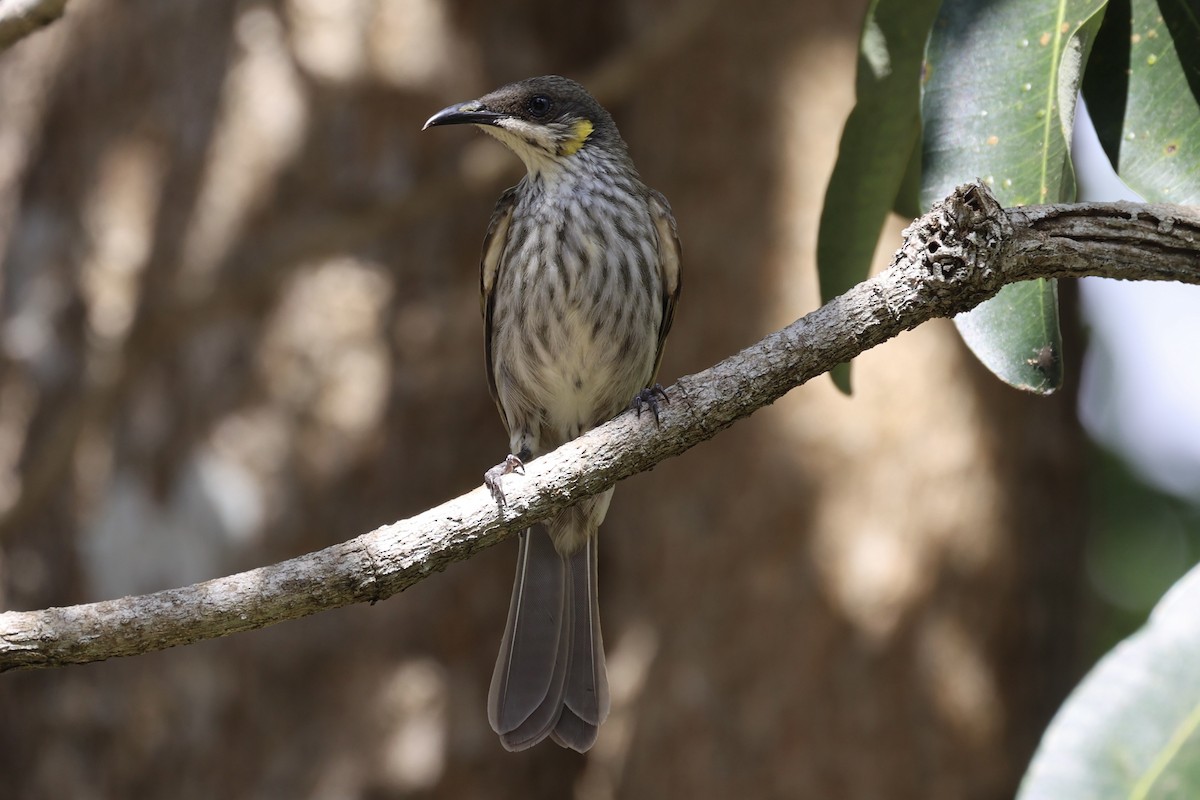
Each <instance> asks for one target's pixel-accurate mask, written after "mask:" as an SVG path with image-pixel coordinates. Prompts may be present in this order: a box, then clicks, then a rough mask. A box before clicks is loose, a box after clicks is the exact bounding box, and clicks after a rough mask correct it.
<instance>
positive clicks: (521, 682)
mask: <svg viewBox="0 0 1200 800" xmlns="http://www.w3.org/2000/svg"><path fill="white" fill-rule="evenodd" d="M464 123H466V124H471V125H475V126H477V127H478V128H480V129H481V130H483V131H485V132H486V133H489V134H491V135H492V136H494V137H496V138H497V139H499V140H500V141H501V142H502V143H503V144H504V145H506V146H507V147H508V148H509V149H510V150H512V151H513V152H514V153H516V154H517V155H518V156H519V157H520V158H521V160H522V161H523V162H525V167H526V175H525V177H524V178H522V179H521V181H520V182H519V183H518V184H517V185H516V186H514V187H512V188H511V189H509V190H507V191H506V192H504V193H503V194H502V195H501V196H500V200H499V202H498V203H497V204H496V210H495V212H494V213H493V214H492V219H491V222H490V223H489V225H488V229H487V235H486V237H485V238H484V243H483V256H482V259H481V269H480V292H481V301H482V310H483V319H484V333H485V339H486V348H485V354H486V366H487V380H488V386H489V387H490V389H491V393H492V397H493V398H494V399H495V401H496V405H497V406H498V407H499V409H500V416H501V417H502V418H503V420H504V424H505V426H506V427H507V429H508V436H509V445H510V448H511V454H510V455H509V457H508V458H506V459H505V461H504V463H502V464H501V465H499V466H498V467H496V468H494V469H492V470H489V471H488V473H487V475H486V476H485V482H486V483H487V485H488V486H489V487H491V488H492V491H493V494H494V495H495V496H496V499H497V500H498V501H499V502H500V503H501V504H503V502H504V495H503V491H502V489H501V482H500V478H501V476H502V475H504V474H505V473H508V472H512V471H513V470H514V469H519V468H520V466H521V464H522V462H523V461H524V460H528V459H530V458H532V457H535V456H538V455H540V454H542V453H546V452H549V451H550V450H553V449H554V448H555V447H558V446H559V445H561V444H562V443H564V442H566V441H568V440H570V439H573V438H575V437H577V436H579V435H580V434H581V433H583V432H585V431H587V430H589V429H590V428H593V427H595V426H597V425H599V424H601V423H603V422H606V421H607V420H609V419H611V418H612V417H614V416H616V415H617V414H618V413H620V412H621V411H623V410H624V409H626V408H628V407H629V406H630V405H631V404H632V405H633V406H635V407H636V408H637V409H638V410H639V411H640V410H641V408H642V406H643V405H645V404H650V405H651V406H652V407H653V409H654V411H655V415H656V416H657V411H658V409H657V405H656V395H658V396H662V397H664V398H665V396H666V395H665V394H663V390H662V387H661V386H658V385H657V384H655V382H654V381H655V375H656V373H657V372H658V366H659V362H660V361H661V359H662V352H663V341H664V339H665V338H666V336H667V331H668V330H670V328H671V319H672V317H673V315H674V311H675V302H676V299H677V298H678V297H679V287H680V252H679V241H678V238H677V235H676V228H675V219H674V217H672V215H671V209H670V206H669V205H668V204H667V201H666V199H665V198H664V197H663V196H662V195H661V194H659V193H658V192H656V191H654V190H653V189H651V188H649V187H647V186H646V185H645V184H644V183H642V181H641V180H640V179H639V178H638V173H637V170H636V169H635V168H634V166H633V161H632V160H631V159H630V157H629V152H628V149H627V147H626V145H625V142H624V141H623V140H622V139H621V134H620V133H618V132H617V126H616V124H615V123H614V122H613V120H612V117H611V116H610V115H609V113H608V112H607V111H605V110H604V108H603V107H601V106H600V104H599V103H597V102H596V100H595V99H594V98H593V97H592V96H591V95H590V94H588V92H587V90H585V89H584V88H583V87H582V86H581V85H579V84H578V83H576V82H575V81H572V80H568V79H567V78H562V77H558V76H553V75H550V76H545V77H540V78H530V79H528V80H523V81H518V82H517V83H512V84H509V85H507V86H504V87H501V88H500V89H497V90H495V91H494V92H491V93H490V94H487V95H484V96H483V97H481V98H479V99H478V100H471V101H470V102H466V103H460V104H458V105H454V106H450V107H449V108H446V109H444V110H442V111H439V112H438V113H436V114H434V115H433V116H432V117H430V119H429V121H428V122H426V123H425V127H426V128H430V127H433V126H438V125H455V124H464ZM631 400H632V403H631ZM611 498H612V489H609V490H608V491H606V492H604V493H603V494H600V495H597V496H595V497H592V498H590V499H587V500H584V501H582V502H580V503H578V504H577V505H575V506H572V507H570V508H567V509H565V510H563V511H561V512H559V513H558V514H557V516H555V517H553V518H552V519H550V520H549V521H548V522H547V523H545V525H539V526H536V527H533V528H530V529H529V530H526V531H525V532H523V533H522V534H521V535H520V548H519V555H518V562H517V576H516V581H515V582H514V585H513V593H512V600H511V601H510V604H509V611H508V623H507V625H506V626H505V629H504V637H503V639H502V641H501V644H500V654H499V656H498V657H497V659H496V669H495V672H494V674H493V676H492V684H491V689H490V691H489V693H488V719H489V721H490V722H491V725H492V728H493V729H494V730H495V731H496V732H497V733H498V734H499V735H500V740H501V742H502V743H503V744H504V746H505V747H506V748H508V749H509V750H523V749H525V748H527V747H532V746H533V745H535V744H537V743H538V742H540V741H542V740H543V739H545V738H546V737H547V736H549V737H550V738H551V739H553V740H554V741H555V742H557V743H558V744H560V745H562V746H564V747H570V748H573V749H575V750H579V751H581V752H582V751H585V750H587V749H588V748H590V747H591V746H592V744H593V743H594V742H595V741H596V735H597V733H598V731H599V728H600V725H601V723H603V722H604V719H605V717H607V716H608V709H609V696H608V678H607V675H606V672H605V666H604V644H603V641H602V639H601V636H600V616H599V605H598V602H597V594H596V563H597V543H596V538H597V537H596V532H597V529H598V528H599V527H600V523H601V522H603V521H604V515H605V513H606V512H607V510H608V504H609V500H610V499H611Z"/></svg>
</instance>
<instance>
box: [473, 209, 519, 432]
mask: <svg viewBox="0 0 1200 800" xmlns="http://www.w3.org/2000/svg"><path fill="white" fill-rule="evenodd" d="M516 205H517V187H516V186H513V187H512V188H510V189H507V190H506V191H505V192H504V194H502V195H500V199H499V200H498V201H496V210H495V211H493V212H492V220H491V222H489V223H488V229H487V235H486V236H484V237H483V255H482V256H481V257H480V260H479V307H480V310H481V311H482V312H483V333H484V354H485V358H486V359H487V380H488V390H489V391H490V392H491V393H492V399H493V400H495V401H496V402H497V404H498V403H499V402H500V396H499V395H498V394H497V392H496V373H495V372H494V371H493V369H492V367H493V364H492V310H493V309H494V308H495V306H496V278H497V276H498V275H499V274H500V268H501V267H502V266H503V261H504V248H505V246H506V245H507V244H508V226H509V223H511V222H512V216H513V208H515V207H516ZM503 413H504V412H503V409H502V410H501V416H503Z"/></svg>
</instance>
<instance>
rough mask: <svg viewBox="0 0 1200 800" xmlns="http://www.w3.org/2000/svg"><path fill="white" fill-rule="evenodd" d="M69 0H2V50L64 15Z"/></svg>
mask: <svg viewBox="0 0 1200 800" xmlns="http://www.w3.org/2000/svg"><path fill="white" fill-rule="evenodd" d="M66 7H67V0H0V52H3V51H4V50H7V49H8V48H9V47H10V46H11V45H13V44H16V43H17V42H19V41H20V40H21V39H24V38H25V37H26V36H28V35H29V34H31V33H33V32H34V31H36V30H39V29H41V28H44V27H46V26H47V25H49V24H50V23H51V22H54V20H56V19H58V18H59V17H61V16H62V15H63V11H65V10H66Z"/></svg>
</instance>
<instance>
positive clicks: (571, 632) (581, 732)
mask: <svg viewBox="0 0 1200 800" xmlns="http://www.w3.org/2000/svg"><path fill="white" fill-rule="evenodd" d="M596 555H597V549H596V537H595V536H591V537H588V539H587V544H586V545H585V546H584V547H581V548H579V549H578V550H577V551H576V552H574V553H572V554H569V555H562V554H560V553H559V552H558V551H557V550H556V549H555V548H554V545H553V543H552V541H551V539H550V536H549V535H547V533H546V532H545V531H544V530H543V529H541V528H538V529H531V530H528V531H526V532H525V533H523V534H521V546H520V553H519V557H518V559H517V577H516V580H515V581H514V583H513V596H512V600H511V601H510V603H509V611H508V624H507V625H506V626H505V629H504V638H503V639H502V640H501V644H500V654H499V656H498V657H497V658H496V670H495V672H494V673H493V674H492V685H491V690H490V691H489V693H488V720H489V721H490V722H491V725H492V729H493V730H495V731H496V733H498V734H500V741H501V743H502V744H503V745H504V747H505V748H506V749H508V750H524V749H526V748H528V747H532V746H533V745H535V744H537V743H538V742H540V741H542V740H543V739H545V738H546V737H547V736H550V737H552V738H553V739H554V741H556V742H558V743H559V744H561V745H563V746H564V747H570V748H572V749H575V750H579V751H580V752H583V751H585V750H587V749H588V748H590V747H591V746H592V744H593V743H594V742H595V741H596V734H597V732H598V731H599V727H600V724H601V723H602V722H604V719H605V718H606V717H607V716H608V707H609V699H608V677H607V673H606V671H605V665H604V643H603V641H602V639H601V636H600V616H599V603H598V598H597V594H596V567H597V558H596Z"/></svg>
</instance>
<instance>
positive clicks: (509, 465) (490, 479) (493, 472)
mask: <svg viewBox="0 0 1200 800" xmlns="http://www.w3.org/2000/svg"><path fill="white" fill-rule="evenodd" d="M514 472H519V473H520V474H522V475H524V474H525V462H524V461H522V460H521V459H520V458H518V457H517V456H515V455H513V454H512V453H509V454H508V455H507V456H505V458H504V461H502V462H500V463H499V464H497V465H496V466H494V467H492V468H491V469H489V470H488V471H487V472H485V473H483V485H484V486H486V487H487V488H488V489H489V490H490V491H491V493H492V497H494V498H496V502H497V503H498V504H499V505H500V506H501V507H502V508H503V507H504V505H505V503H506V502H507V501H506V500H505V498H504V487H503V486H501V485H500V479H501V478H503V477H504V476H505V475H511V474H512V473H514Z"/></svg>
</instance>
